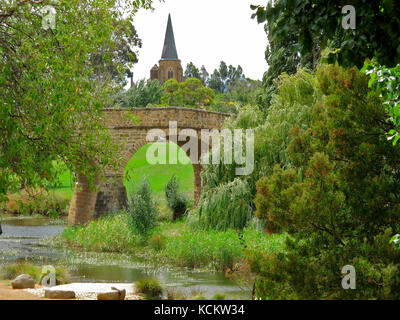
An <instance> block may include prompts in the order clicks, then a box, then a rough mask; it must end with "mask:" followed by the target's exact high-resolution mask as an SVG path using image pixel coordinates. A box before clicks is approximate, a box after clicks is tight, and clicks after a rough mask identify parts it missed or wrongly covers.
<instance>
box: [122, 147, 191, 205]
mask: <svg viewBox="0 0 400 320" xmlns="http://www.w3.org/2000/svg"><path fill="white" fill-rule="evenodd" d="M154 145H156V146H159V147H160V149H159V150H160V151H165V153H162V154H160V156H162V157H166V159H167V163H168V162H169V161H168V159H170V150H169V146H170V145H169V144H167V145H166V148H165V150H163V149H162V146H164V145H165V144H162V143H155V144H154ZM150 146H151V144H147V145H145V146H143V147H142V148H141V149H139V151H138V152H136V153H135V154H134V155H133V157H132V158H131V159H130V160H129V162H128V164H127V166H126V168H125V173H126V175H127V177H128V179H125V180H124V185H125V187H126V189H127V192H128V193H129V192H130V191H131V189H132V187H133V188H135V186H137V185H139V184H140V182H141V180H142V178H143V177H144V176H145V177H147V179H148V181H149V183H150V188H151V190H152V192H153V193H154V195H155V196H156V197H157V198H159V199H165V192H164V188H165V186H166V185H167V183H168V180H169V179H170V178H171V176H172V175H176V177H177V178H178V179H179V184H180V190H181V191H182V192H184V193H185V194H186V195H187V196H188V197H190V198H193V186H194V173H193V166H192V164H191V163H190V162H189V161H190V159H189V158H188V157H187V155H186V154H185V153H184V152H183V150H182V149H180V148H179V147H177V145H174V144H171V151H173V152H175V154H176V153H178V152H179V154H178V155H179V159H182V160H184V161H186V162H189V163H188V164H181V163H179V162H178V164H157V165H152V164H149V162H148V161H147V159H146V154H147V152H148V149H149V147H150ZM178 150H179V151H178ZM149 156H150V161H152V160H154V157H153V156H152V153H151V152H150V153H149ZM181 157H182V158H181Z"/></svg>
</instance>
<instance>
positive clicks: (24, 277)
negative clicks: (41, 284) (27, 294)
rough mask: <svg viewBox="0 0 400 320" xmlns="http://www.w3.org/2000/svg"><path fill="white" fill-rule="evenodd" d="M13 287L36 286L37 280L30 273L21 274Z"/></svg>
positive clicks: (13, 283) (25, 287)
mask: <svg viewBox="0 0 400 320" xmlns="http://www.w3.org/2000/svg"><path fill="white" fill-rule="evenodd" d="M11 286H12V288H13V289H28V288H35V280H33V278H32V277H31V276H30V275H29V274H20V275H19V276H18V277H16V278H15V279H14V280H13V281H12V282H11Z"/></svg>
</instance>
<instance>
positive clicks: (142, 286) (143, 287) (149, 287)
mask: <svg viewBox="0 0 400 320" xmlns="http://www.w3.org/2000/svg"><path fill="white" fill-rule="evenodd" d="M135 286H136V292H137V293H141V294H144V296H145V298H147V299H151V300H157V299H161V298H162V295H163V291H164V289H163V287H162V285H161V283H160V281H158V280H157V279H139V281H138V282H137V283H136V284H135Z"/></svg>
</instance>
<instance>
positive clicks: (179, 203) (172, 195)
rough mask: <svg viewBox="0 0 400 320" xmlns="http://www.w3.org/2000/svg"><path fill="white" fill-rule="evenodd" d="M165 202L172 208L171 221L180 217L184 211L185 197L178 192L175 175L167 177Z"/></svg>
mask: <svg viewBox="0 0 400 320" xmlns="http://www.w3.org/2000/svg"><path fill="white" fill-rule="evenodd" d="M165 196H166V197H167V203H168V206H169V208H170V209H171V210H172V221H175V220H176V219H179V218H181V217H182V216H183V215H184V214H185V212H186V205H187V199H186V197H185V196H184V194H183V193H181V192H179V183H178V180H177V178H176V176H175V175H173V176H172V177H171V179H169V181H168V183H167V185H166V187H165Z"/></svg>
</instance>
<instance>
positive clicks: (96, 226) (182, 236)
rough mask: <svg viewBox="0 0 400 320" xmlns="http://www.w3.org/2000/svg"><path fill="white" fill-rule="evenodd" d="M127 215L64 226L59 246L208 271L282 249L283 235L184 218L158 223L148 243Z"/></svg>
mask: <svg viewBox="0 0 400 320" xmlns="http://www.w3.org/2000/svg"><path fill="white" fill-rule="evenodd" d="M128 219H129V217H128V215H127V214H118V215H110V216H107V217H101V218H99V219H98V220H96V221H92V222H90V223H89V224H88V225H87V226H79V227H67V228H65V229H64V232H63V234H62V235H61V236H60V238H59V240H61V242H60V245H62V246H68V247H73V248H76V249H80V250H83V251H95V252H119V253H126V254H135V255H138V254H139V255H141V256H143V257H144V258H146V259H148V261H150V262H154V261H159V262H160V263H162V264H172V265H177V266H181V267H188V268H208V269H210V270H218V271H222V270H227V269H232V268H233V267H234V266H235V264H237V263H239V262H241V260H242V259H243V258H244V256H245V252H246V254H251V255H252V256H257V257H258V256H262V255H263V254H264V253H265V252H266V251H267V252H271V253H278V252H281V251H283V250H284V235H274V234H273V235H267V234H265V233H264V232H262V231H260V230H255V229H252V228H245V229H244V230H243V237H242V238H241V237H239V234H238V233H237V232H236V231H234V230H227V231H222V232H221V231H215V230H202V229H198V228H197V229H192V228H190V227H189V226H188V224H187V223H185V222H184V221H179V222H175V223H171V222H170V221H169V222H165V223H161V224H160V225H158V226H157V227H156V229H155V230H154V233H153V234H154V235H153V237H151V238H150V240H149V242H148V243H146V242H143V241H138V240H140V239H137V238H136V235H132V233H131V232H130V229H129V225H128Z"/></svg>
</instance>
